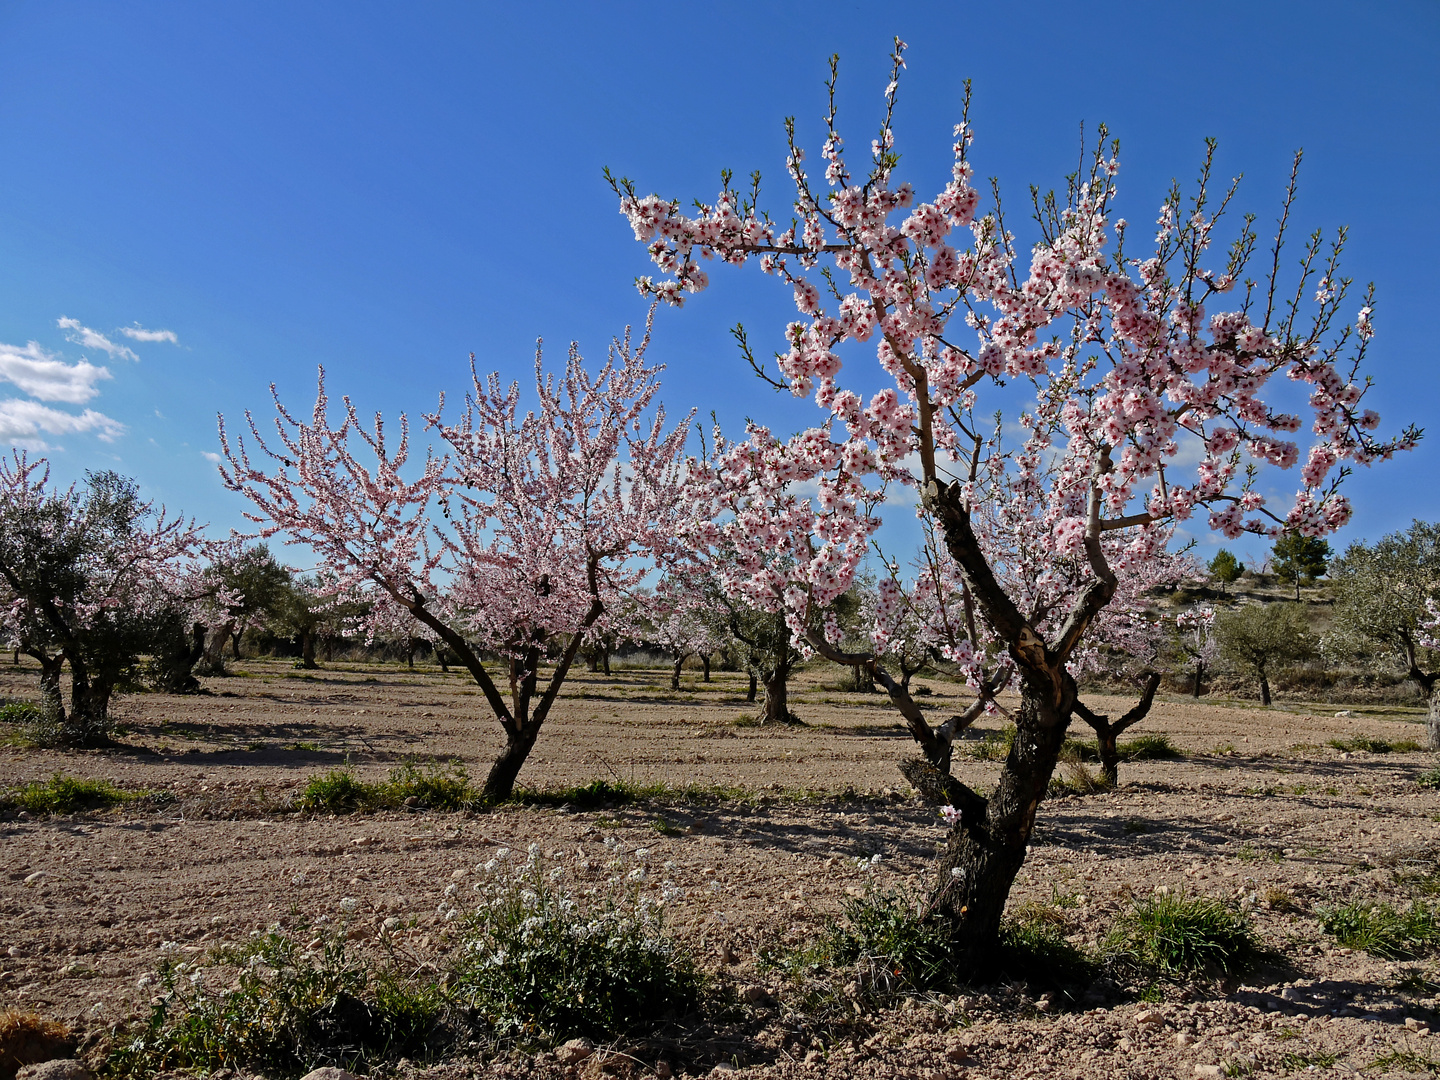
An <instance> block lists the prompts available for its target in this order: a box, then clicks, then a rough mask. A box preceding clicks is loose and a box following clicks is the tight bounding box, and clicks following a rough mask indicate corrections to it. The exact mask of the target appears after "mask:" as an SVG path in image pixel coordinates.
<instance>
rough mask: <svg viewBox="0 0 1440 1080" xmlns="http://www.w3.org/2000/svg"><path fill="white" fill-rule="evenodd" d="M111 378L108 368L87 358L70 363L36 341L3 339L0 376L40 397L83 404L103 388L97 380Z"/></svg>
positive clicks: (26, 391) (0, 347) (0, 378)
mask: <svg viewBox="0 0 1440 1080" xmlns="http://www.w3.org/2000/svg"><path fill="white" fill-rule="evenodd" d="M108 378H110V372H109V370H108V369H106V368H103V367H96V366H95V365H94V364H92V363H90V362H89V361H88V360H81V361H80V363H78V364H67V363H65V361H64V360H61V359H59V358H58V357H57V356H55V355H54V354H52V353H47V352H46V351H45V350H44V349H42V348H41V347H40V346H39V345H38V344H36V343H35V342H33V341H32V342H29V343H28V344H26V345H24V346H23V347H22V346H20V345H6V344H4V343H3V342H0V380H3V381H5V382H11V383H14V384H15V385H16V386H18V387H19V388H20V389H21V390H24V391H25V393H27V394H30V395H31V396H32V397H37V398H39V399H40V400H41V401H64V402H68V403H69V404H71V405H83V404H84V403H85V402H87V401H89V400H90V399H91V398H93V397H94V396H95V395H96V394H98V393H99V392H100V391H99V389H98V388H97V387H96V385H95V384H96V383H97V382H99V381H100V380H101V379H108Z"/></svg>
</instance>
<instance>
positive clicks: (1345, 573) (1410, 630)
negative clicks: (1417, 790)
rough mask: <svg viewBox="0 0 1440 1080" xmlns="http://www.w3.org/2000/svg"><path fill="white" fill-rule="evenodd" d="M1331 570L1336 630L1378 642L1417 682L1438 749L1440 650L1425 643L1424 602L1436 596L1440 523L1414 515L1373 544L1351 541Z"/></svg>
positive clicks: (1432, 740)
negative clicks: (1402, 529)
mask: <svg viewBox="0 0 1440 1080" xmlns="http://www.w3.org/2000/svg"><path fill="white" fill-rule="evenodd" d="M1330 576H1331V580H1332V581H1333V582H1334V588H1335V591H1336V603H1335V634H1336V635H1337V636H1341V637H1348V638H1350V639H1351V640H1354V641H1359V642H1368V643H1371V644H1374V645H1378V646H1380V647H1381V648H1382V649H1383V650H1384V651H1385V652H1386V653H1387V654H1388V655H1389V656H1390V657H1391V658H1393V659H1394V660H1395V661H1396V662H1398V663H1399V664H1400V666H1401V668H1402V669H1403V670H1404V671H1405V673H1406V674H1407V675H1408V676H1409V677H1410V678H1412V679H1414V680H1415V682H1416V683H1418V684H1419V686H1420V688H1421V689H1422V690H1423V691H1424V693H1425V697H1426V700H1427V702H1428V705H1429V717H1428V721H1427V739H1428V742H1429V745H1430V748H1431V749H1432V750H1435V749H1440V653H1437V652H1436V651H1435V650H1434V649H1429V648H1426V647H1425V641H1426V640H1427V634H1426V623H1427V622H1431V621H1433V615H1432V614H1431V613H1430V611H1429V610H1428V609H1427V607H1426V603H1427V601H1436V600H1440V524H1431V523H1427V522H1424V521H1418V520H1417V521H1415V522H1413V523H1412V524H1411V526H1410V528H1409V529H1408V530H1407V531H1405V532H1397V533H1392V534H1391V535H1389V536H1387V537H1385V538H1384V539H1382V540H1377V541H1376V542H1375V543H1373V544H1366V543H1364V542H1356V543H1354V544H1351V545H1350V547H1349V548H1347V549H1346V551H1345V554H1344V555H1342V556H1341V557H1340V558H1339V559H1337V560H1336V561H1335V563H1334V565H1333V566H1332V567H1331V569H1330ZM1431 635H1432V636H1431V639H1432V640H1433V630H1432V631H1431Z"/></svg>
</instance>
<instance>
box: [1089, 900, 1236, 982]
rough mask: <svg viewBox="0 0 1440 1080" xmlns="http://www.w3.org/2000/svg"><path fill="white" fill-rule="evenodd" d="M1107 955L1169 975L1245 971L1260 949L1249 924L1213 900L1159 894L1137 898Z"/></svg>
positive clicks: (1113, 935) (1112, 938)
mask: <svg viewBox="0 0 1440 1080" xmlns="http://www.w3.org/2000/svg"><path fill="white" fill-rule="evenodd" d="M1106 951H1107V952H1108V953H1109V954H1110V956H1111V957H1112V958H1113V959H1115V960H1118V961H1120V962H1122V963H1123V962H1129V963H1130V964H1134V965H1136V966H1138V967H1141V968H1143V969H1147V970H1153V971H1157V972H1159V973H1160V974H1162V975H1166V976H1182V975H1192V974H1199V973H1204V972H1207V971H1215V972H1219V973H1222V974H1226V975H1229V974H1233V973H1238V972H1242V971H1245V970H1246V969H1248V968H1249V967H1250V966H1251V965H1252V964H1253V963H1254V962H1255V960H1256V959H1257V958H1258V956H1259V952H1260V947H1259V942H1258V940H1257V939H1256V937H1255V934H1254V931H1253V930H1252V929H1251V927H1250V923H1249V920H1248V919H1246V917H1245V916H1244V915H1242V914H1241V913H1240V912H1238V911H1236V910H1235V909H1234V908H1232V907H1230V906H1229V905H1228V904H1225V903H1224V902H1222V901H1220V900H1217V899H1214V898H1213V897H1208V896H1197V897H1186V896H1180V895H1174V894H1164V893H1157V894H1154V895H1151V896H1147V897H1144V898H1142V899H1139V900H1136V901H1135V904H1134V907H1133V908H1132V910H1131V911H1130V912H1129V913H1127V914H1126V915H1125V916H1123V917H1122V918H1121V920H1120V921H1119V923H1118V925H1117V926H1116V927H1115V929H1114V930H1113V931H1112V932H1111V934H1110V937H1109V939H1108V941H1107V942H1106Z"/></svg>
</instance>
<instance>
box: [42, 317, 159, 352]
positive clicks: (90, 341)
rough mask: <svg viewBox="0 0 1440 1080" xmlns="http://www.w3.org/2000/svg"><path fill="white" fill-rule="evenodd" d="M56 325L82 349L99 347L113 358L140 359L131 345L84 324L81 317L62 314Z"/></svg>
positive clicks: (68, 339)
mask: <svg viewBox="0 0 1440 1080" xmlns="http://www.w3.org/2000/svg"><path fill="white" fill-rule="evenodd" d="M55 325H56V326H58V327H60V329H61V330H64V331H65V340H66V341H73V342H74V343H75V344H76V345H79V346H80V347H81V348H82V349H99V350H100V351H102V352H104V353H107V354H109V356H110V358H111V359H112V360H113V359H115V358H116V357H117V356H123V357H124V358H125V359H126V360H139V359H140V357H138V356H136V355H135V350H134V349H132V348H130V346H128V345H117V344H115V342H113V341H111V340H110V339H109V338H107V337H106V336H105V335H104V334H102V333H100V331H99V330H91V329H90V327H88V326H82V325H81V324H80V320H79V319H71V318H69V317H68V316H64V315H62V316H61V317H60V318H58V319H56V320H55Z"/></svg>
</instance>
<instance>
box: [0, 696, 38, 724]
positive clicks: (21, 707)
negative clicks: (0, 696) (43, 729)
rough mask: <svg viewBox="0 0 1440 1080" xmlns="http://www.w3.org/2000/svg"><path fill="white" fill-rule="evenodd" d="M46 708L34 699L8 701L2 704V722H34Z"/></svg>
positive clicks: (0, 720)
mask: <svg viewBox="0 0 1440 1080" xmlns="http://www.w3.org/2000/svg"><path fill="white" fill-rule="evenodd" d="M43 715H44V710H43V709H41V708H40V706H39V705H37V704H35V703H34V702H33V701H7V702H4V703H3V704H0V724H21V725H25V724H33V723H35V722H36V721H38V720H39V719H40V718H41V717H42V716H43Z"/></svg>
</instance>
